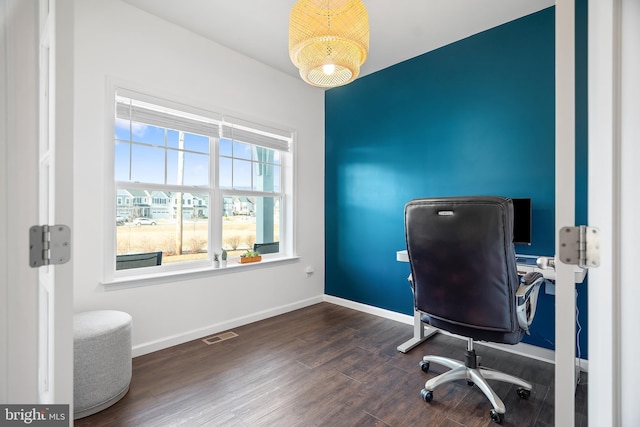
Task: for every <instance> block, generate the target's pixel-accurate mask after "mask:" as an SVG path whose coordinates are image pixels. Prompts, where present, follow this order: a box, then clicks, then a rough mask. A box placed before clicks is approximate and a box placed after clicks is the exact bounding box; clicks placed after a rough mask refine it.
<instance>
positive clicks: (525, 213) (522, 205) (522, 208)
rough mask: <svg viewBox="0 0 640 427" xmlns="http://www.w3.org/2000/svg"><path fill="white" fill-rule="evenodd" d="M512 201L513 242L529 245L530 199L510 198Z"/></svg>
mask: <svg viewBox="0 0 640 427" xmlns="http://www.w3.org/2000/svg"><path fill="white" fill-rule="evenodd" d="M511 200H512V202H513V243H514V244H516V245H531V199H530V198H520V199H511Z"/></svg>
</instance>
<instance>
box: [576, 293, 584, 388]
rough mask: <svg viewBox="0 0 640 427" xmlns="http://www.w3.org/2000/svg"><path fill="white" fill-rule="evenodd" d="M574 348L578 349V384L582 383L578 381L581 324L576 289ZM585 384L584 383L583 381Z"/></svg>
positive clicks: (578, 379) (580, 364) (580, 354)
mask: <svg viewBox="0 0 640 427" xmlns="http://www.w3.org/2000/svg"><path fill="white" fill-rule="evenodd" d="M576 326H577V328H576V348H577V350H578V366H579V367H580V370H579V371H578V378H577V381H578V384H583V383H582V381H580V377H581V372H582V362H581V361H582V349H581V347H580V332H582V325H580V309H579V308H578V290H577V289H576ZM584 384H586V383H584Z"/></svg>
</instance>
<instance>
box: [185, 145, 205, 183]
mask: <svg viewBox="0 0 640 427" xmlns="http://www.w3.org/2000/svg"><path fill="white" fill-rule="evenodd" d="M183 184H184V185H193V186H200V187H208V186H209V155H208V154H194V153H184V181H183Z"/></svg>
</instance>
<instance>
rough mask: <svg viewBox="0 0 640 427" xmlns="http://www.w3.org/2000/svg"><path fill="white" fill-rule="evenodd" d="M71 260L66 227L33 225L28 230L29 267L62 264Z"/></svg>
mask: <svg viewBox="0 0 640 427" xmlns="http://www.w3.org/2000/svg"><path fill="white" fill-rule="evenodd" d="M70 258H71V229H70V228H69V227H68V226H66V225H34V226H33V227H31V228H30V229H29V265H30V266H31V267H33V268H37V267H40V266H42V265H49V264H64V263H65V262H68V261H69V259H70Z"/></svg>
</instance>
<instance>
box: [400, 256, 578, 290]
mask: <svg viewBox="0 0 640 427" xmlns="http://www.w3.org/2000/svg"><path fill="white" fill-rule="evenodd" d="M537 259H538V257H537V256H535V255H517V254H516V263H517V265H518V273H520V274H523V275H524V274H527V273H529V272H531V271H537V272H539V273H542V275H543V276H544V278H545V279H547V280H554V281H555V280H556V272H555V270H553V269H545V270H543V269H541V268H539V267H538V265H537V264H536V260H537ZM396 261H400V262H409V254H408V253H407V250H406V249H405V250H402V251H397V252H396ZM573 271H574V280H575V282H576V283H582V282H583V281H584V277H585V276H586V275H587V269H586V268H580V267H578V266H575V267H574V269H573Z"/></svg>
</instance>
